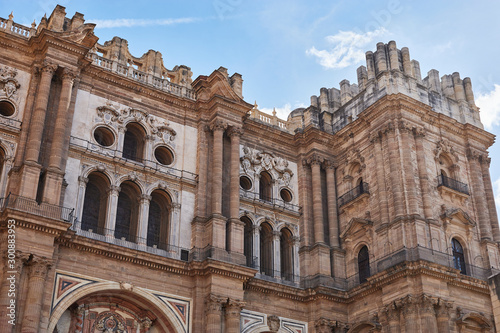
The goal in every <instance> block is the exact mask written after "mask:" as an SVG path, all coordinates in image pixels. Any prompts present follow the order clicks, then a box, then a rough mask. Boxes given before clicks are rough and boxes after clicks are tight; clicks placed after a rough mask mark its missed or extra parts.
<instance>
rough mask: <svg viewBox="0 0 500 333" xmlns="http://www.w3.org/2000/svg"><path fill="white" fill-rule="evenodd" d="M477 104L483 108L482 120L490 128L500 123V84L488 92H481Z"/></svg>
mask: <svg viewBox="0 0 500 333" xmlns="http://www.w3.org/2000/svg"><path fill="white" fill-rule="evenodd" d="M476 104H477V106H479V108H480V109H481V122H482V123H483V125H484V127H486V129H488V130H492V128H493V126H498V125H500V85H498V84H495V89H493V90H492V91H490V92H489V93H487V94H480V95H479V96H478V97H477V98H476Z"/></svg>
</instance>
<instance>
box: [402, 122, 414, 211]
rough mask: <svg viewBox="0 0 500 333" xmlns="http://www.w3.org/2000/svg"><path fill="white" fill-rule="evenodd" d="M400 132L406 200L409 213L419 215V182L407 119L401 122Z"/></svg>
mask: <svg viewBox="0 0 500 333" xmlns="http://www.w3.org/2000/svg"><path fill="white" fill-rule="evenodd" d="M399 133H400V135H401V145H402V149H401V151H402V156H401V159H402V162H403V165H405V166H404V167H403V169H402V172H404V185H405V186H404V187H405V189H404V191H405V193H406V200H407V202H408V214H410V215H418V214H419V210H418V201H417V184H416V182H415V169H414V165H413V163H414V160H413V158H412V154H411V152H412V150H413V149H412V146H411V142H410V139H411V137H412V136H410V133H411V128H410V125H409V124H408V123H407V122H405V121H400V122H399Z"/></svg>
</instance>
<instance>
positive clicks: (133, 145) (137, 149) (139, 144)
mask: <svg viewBox="0 0 500 333" xmlns="http://www.w3.org/2000/svg"><path fill="white" fill-rule="evenodd" d="M126 128H127V131H126V132H125V137H124V139H123V155H122V156H123V157H124V158H126V159H129V160H133V161H137V162H142V161H143V159H144V144H145V138H146V132H145V131H144V128H142V126H141V125H139V124H138V123H129V124H128V125H127V127H126Z"/></svg>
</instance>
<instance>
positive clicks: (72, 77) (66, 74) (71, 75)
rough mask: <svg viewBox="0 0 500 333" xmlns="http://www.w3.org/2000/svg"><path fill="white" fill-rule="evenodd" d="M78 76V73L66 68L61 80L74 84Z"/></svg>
mask: <svg viewBox="0 0 500 333" xmlns="http://www.w3.org/2000/svg"><path fill="white" fill-rule="evenodd" d="M77 76H78V72H76V71H74V70H71V69H69V68H65V69H64V70H63V72H62V74H61V79H62V80H63V81H66V80H69V81H71V82H73V81H74V80H75V79H76V77H77Z"/></svg>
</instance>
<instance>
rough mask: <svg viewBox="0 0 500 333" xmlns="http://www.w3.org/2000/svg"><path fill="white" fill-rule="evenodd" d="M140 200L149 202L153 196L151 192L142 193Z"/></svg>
mask: <svg viewBox="0 0 500 333" xmlns="http://www.w3.org/2000/svg"><path fill="white" fill-rule="evenodd" d="M140 200H141V203H146V202H147V203H149V202H150V201H151V196H150V195H149V194H141V196H140Z"/></svg>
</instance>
